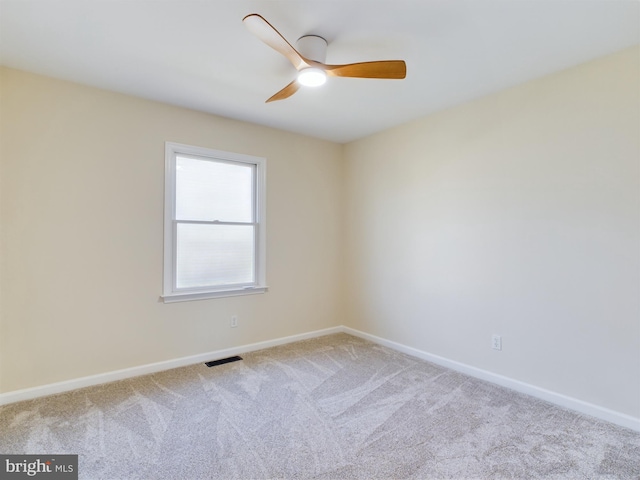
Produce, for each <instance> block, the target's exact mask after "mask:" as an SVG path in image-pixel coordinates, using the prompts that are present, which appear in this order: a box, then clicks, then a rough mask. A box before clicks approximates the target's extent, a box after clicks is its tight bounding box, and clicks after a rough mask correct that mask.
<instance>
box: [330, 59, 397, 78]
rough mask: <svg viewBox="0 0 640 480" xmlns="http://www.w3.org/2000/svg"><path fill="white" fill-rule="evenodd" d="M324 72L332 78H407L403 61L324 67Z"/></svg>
mask: <svg viewBox="0 0 640 480" xmlns="http://www.w3.org/2000/svg"><path fill="white" fill-rule="evenodd" d="M324 70H325V71H326V72H327V75H332V76H334V77H355V78H389V79H402V78H405V77H406V76H407V64H406V63H404V60H381V61H378V62H362V63H349V64H347V65H325V66H324Z"/></svg>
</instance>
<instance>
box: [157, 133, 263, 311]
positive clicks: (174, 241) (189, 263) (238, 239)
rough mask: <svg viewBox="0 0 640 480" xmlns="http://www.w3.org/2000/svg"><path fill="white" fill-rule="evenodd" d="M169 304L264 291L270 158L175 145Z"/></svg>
mask: <svg viewBox="0 0 640 480" xmlns="http://www.w3.org/2000/svg"><path fill="white" fill-rule="evenodd" d="M165 154H166V157H165V227H164V294H163V299H164V301H165V302H176V301H184V300H198V299H204V298H214V297H224V296H231V295H246V294H251V293H263V292H265V291H266V284H265V263H266V262H265V236H266V235H265V168H266V160H265V159H264V158H258V157H252V156H249V155H241V154H237V153H229V152H220V151H216V150H209V149H206V148H200V147H192V146H189V145H181V144H177V143H170V142H167V143H166V145H165Z"/></svg>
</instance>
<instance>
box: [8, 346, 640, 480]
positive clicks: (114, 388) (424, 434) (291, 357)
mask: <svg viewBox="0 0 640 480" xmlns="http://www.w3.org/2000/svg"><path fill="white" fill-rule="evenodd" d="M243 357H244V360H243V361H241V362H236V363H230V364H226V365H222V366H217V367H212V368H208V367H206V366H204V365H201V364H200V365H193V366H190V367H185V368H179V369H175V370H170V371H167V372H163V373H158V374H154V375H148V376H144V377H138V378H135V379H131V380H124V381H121V382H116V383H111V384H108V385H103V386H99V387H91V388H86V389H82V390H78V391H75V392H71V393H66V394H62V395H57V396H52V397H48V398H44V399H39V400H33V401H28V402H22V403H17V404H12V405H6V406H4V407H0V453H32V454H63V453H73V454H79V455H80V458H79V471H80V478H86V479H138V478H145V479H165V478H167V479H185V480H192V479H193V480H195V479H214V478H220V479H234V478H238V479H262V478H285V479H296V478H315V479H330V478H331V479H352V478H353V479H374V478H394V479H399V478H425V479H427V478H429V479H437V478H456V479H470V478H522V479H532V478H545V479H594V478H603V479H614V478H615V479H620V478H623V479H638V478H640V434H639V433H637V432H633V431H631V430H627V429H624V428H621V427H617V426H615V425H611V424H608V423H606V422H602V421H599V420H596V419H594V418H591V417H586V416H582V415H579V414H576V413H573V412H569V411H566V410H563V409H560V408H557V407H555V406H552V405H550V404H547V403H545V402H542V401H539V400H536V399H534V398H530V397H527V396H525V395H521V394H518V393H515V392H513V391H510V390H507V389H504V388H500V387H497V386H495V385H491V384H488V383H485V382H482V381H479V380H476V379H473V378H470V377H467V376H465V375H462V374H460V373H457V372H454V371H451V370H447V369H445V368H442V367H439V366H436V365H433V364H430V363H427V362H424V361H422V360H418V359H415V358H412V357H409V356H406V355H404V354H400V353H397V352H394V351H392V350H389V349H386V348H384V347H380V346H378V345H375V344H372V343H369V342H366V341H364V340H361V339H358V338H355V337H352V336H349V335H345V334H338V335H329V336H326V337H322V338H318V339H313V340H308V341H303V342H298V343H294V344H290V345H287V346H283V347H276V348H271V349H267V350H262V351H259V352H254V353H251V354H246V355H243Z"/></svg>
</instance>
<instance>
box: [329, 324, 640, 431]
mask: <svg viewBox="0 0 640 480" xmlns="http://www.w3.org/2000/svg"><path fill="white" fill-rule="evenodd" d="M341 331H343V332H344V333H348V334H350V335H353V336H355V337H360V338H363V339H365V340H369V341H370V342H373V343H377V344H379V345H383V346H385V347H388V348H391V349H393V350H397V351H399V352H402V353H406V354H408V355H411V356H413V357H417V358H420V359H422V360H426V361H428V362H431V363H435V364H437V365H441V366H443V367H446V368H450V369H451V370H456V371H458V372H461V373H464V374H466V375H469V376H471V377H475V378H479V379H481V380H486V381H488V382H491V383H495V384H497V385H500V386H502V387H506V388H510V389H511V390H515V391H517V392H520V393H524V394H527V395H531V396H532V397H536V398H539V399H541V400H545V401H547V402H550V403H553V404H555V405H558V406H560V407H564V408H568V409H569V410H573V411H576V412H579V413H583V414H586V415H590V416H592V417H596V418H599V419H601V420H605V421H607V422H610V423H615V424H616V425H620V426H622V427H626V428H629V429H631V430H635V431H638V432H640V419H638V418H635V417H632V416H630V415H626V414H624V413H620V412H616V411H614V410H609V409H608V408H604V407H600V406H598V405H594V404H592V403H588V402H584V401H582V400H578V399H577V398H572V397H568V396H566V395H563V394H561V393H557V392H552V391H550V390H546V389H544V388H540V387H536V386H535V385H530V384H528V383H524V382H521V381H519V380H514V379H512V378H509V377H505V376H502V375H498V374H496V373H492V372H489V371H487V370H482V369H480V368H476V367H472V366H470V365H466V364H464V363H460V362H456V361H454V360H449V359H447V358H444V357H440V356H438V355H433V354H431V353H427V352H424V351H422V350H418V349H417V348H413V347H408V346H406V345H403V344H401V343H397V342H392V341H390V340H386V339H384V338H381V337H376V336H375V335H371V334H368V333H365V332H361V331H360V330H355V329H353V328H349V327H342V329H341Z"/></svg>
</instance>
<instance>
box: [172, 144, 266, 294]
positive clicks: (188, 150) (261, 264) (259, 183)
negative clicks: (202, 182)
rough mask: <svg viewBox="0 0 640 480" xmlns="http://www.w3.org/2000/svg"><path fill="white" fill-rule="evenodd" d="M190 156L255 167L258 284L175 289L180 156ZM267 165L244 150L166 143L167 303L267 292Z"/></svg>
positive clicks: (256, 266)
mask: <svg viewBox="0 0 640 480" xmlns="http://www.w3.org/2000/svg"><path fill="white" fill-rule="evenodd" d="M178 155H189V156H196V157H205V158H211V159H213V160H218V161H225V162H231V163H247V164H251V165H254V166H255V178H254V181H255V198H254V202H255V206H254V208H255V218H254V222H255V225H256V242H257V246H256V251H255V280H256V281H255V284H254V285H250V286H241V287H235V288H228V287H225V288H212V287H199V288H190V289H184V288H183V289H179V290H176V288H175V265H176V263H175V262H176V245H175V228H174V223H175V221H176V219H175V205H176V175H175V172H176V168H175V167H176V166H175V163H176V157H177V156H178ZM266 166H267V159H266V158H262V157H254V156H252V155H245V154H241V153H233V152H224V151H221V150H213V149H210V148H204V147H196V146H193V145H185V144H181V143H174V142H165V173H164V178H165V185H164V273H163V294H162V297H161V298H162V300H163V302H164V303H172V302H184V301H189V300H205V299H209V298H220V297H232V296H238V295H254V294H258V293H265V292H266V291H267V288H268V287H267V283H266V271H265V270H266V250H267V249H266V241H267V235H266V200H267V196H266Z"/></svg>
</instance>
